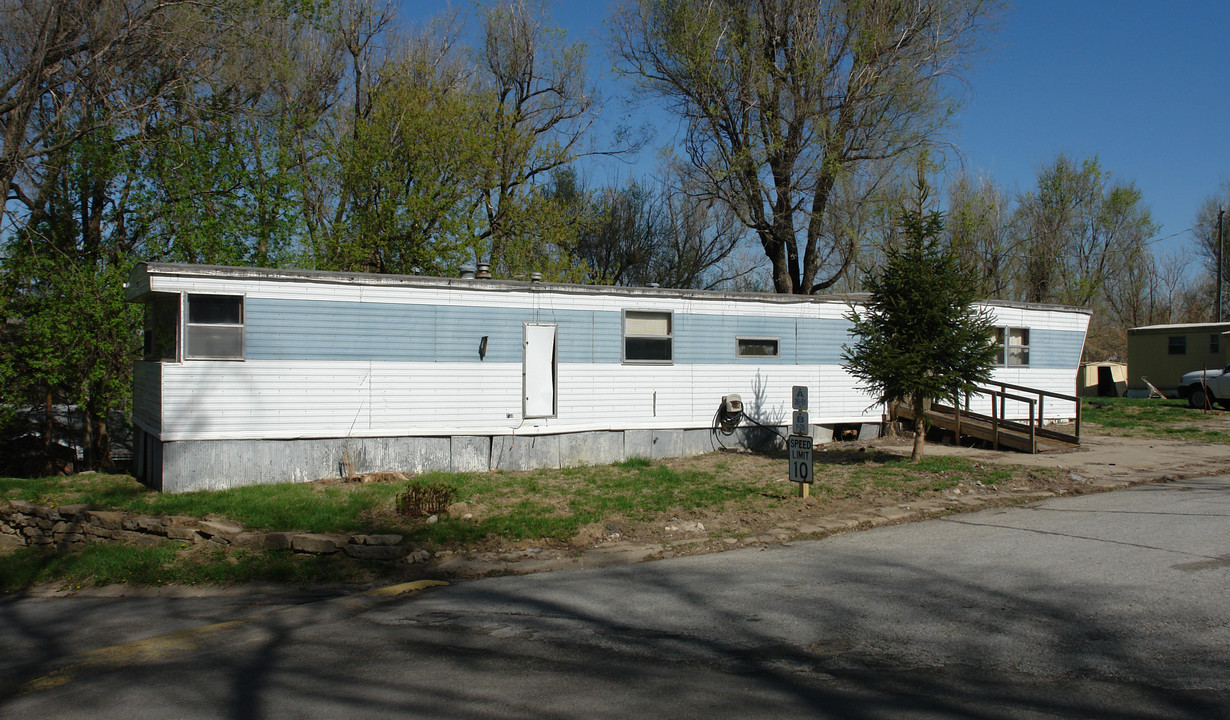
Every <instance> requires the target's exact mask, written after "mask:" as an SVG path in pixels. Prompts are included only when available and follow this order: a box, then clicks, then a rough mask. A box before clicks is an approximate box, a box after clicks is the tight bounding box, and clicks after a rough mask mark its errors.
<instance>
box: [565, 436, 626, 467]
mask: <svg viewBox="0 0 1230 720" xmlns="http://www.w3.org/2000/svg"><path fill="white" fill-rule="evenodd" d="M558 437H559V464H560V467H575V466H577V465H609V464H611V463H615V462H620V461H621V460H623V459H624V438H623V433H620V432H585V433H568V434H566V435H560V436H558Z"/></svg>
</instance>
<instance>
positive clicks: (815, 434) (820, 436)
mask: <svg viewBox="0 0 1230 720" xmlns="http://www.w3.org/2000/svg"><path fill="white" fill-rule="evenodd" d="M811 439H812V441H813V442H816V443H828V442H833V427H832V426H831V425H812V426H811Z"/></svg>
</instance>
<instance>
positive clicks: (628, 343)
mask: <svg viewBox="0 0 1230 720" xmlns="http://www.w3.org/2000/svg"><path fill="white" fill-rule="evenodd" d="M624 359H625V360H650V361H659V362H661V361H669V360H670V359H671V341H670V339H669V338H625V339H624Z"/></svg>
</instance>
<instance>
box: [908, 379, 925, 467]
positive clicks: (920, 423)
mask: <svg viewBox="0 0 1230 720" xmlns="http://www.w3.org/2000/svg"><path fill="white" fill-rule="evenodd" d="M912 402H913V403H914V450H913V451H912V452H911V453H910V462H912V463H916V462H918V461H919V460H922V456H923V445H924V443H926V441H927V420H926V418H925V417H924V416H923V412H924V410H923V397H922V395H915V396H914V397H913V399H912Z"/></svg>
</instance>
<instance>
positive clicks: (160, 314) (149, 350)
mask: <svg viewBox="0 0 1230 720" xmlns="http://www.w3.org/2000/svg"><path fill="white" fill-rule="evenodd" d="M178 331H179V296H178V295H170V296H167V295H155V296H153V297H152V298H151V299H150V300H148V301H147V302H146V303H145V324H144V345H145V352H144V357H145V359H146V360H174V359H175V336H176V333H178Z"/></svg>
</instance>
